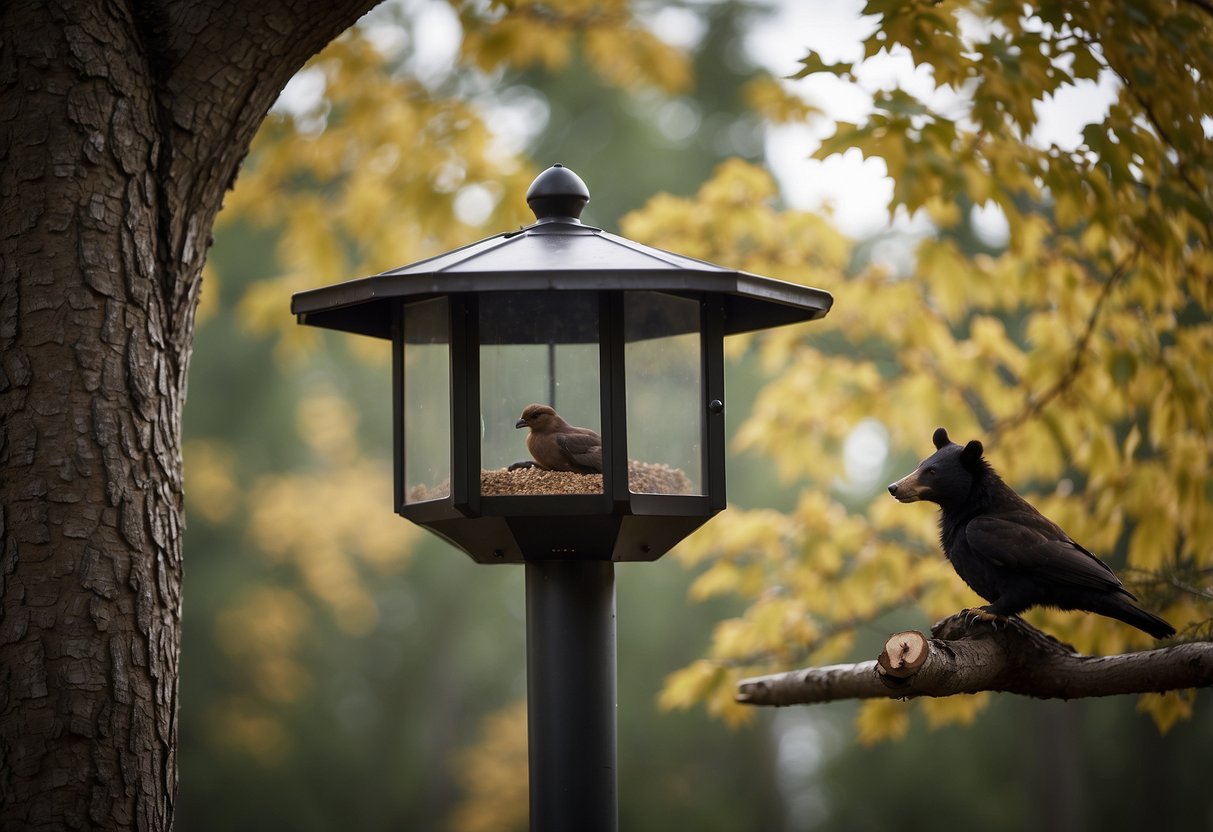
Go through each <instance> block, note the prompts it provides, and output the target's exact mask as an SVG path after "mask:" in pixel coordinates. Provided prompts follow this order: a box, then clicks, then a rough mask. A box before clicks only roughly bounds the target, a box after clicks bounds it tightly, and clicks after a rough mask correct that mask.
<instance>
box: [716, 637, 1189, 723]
mask: <svg viewBox="0 0 1213 832" xmlns="http://www.w3.org/2000/svg"><path fill="white" fill-rule="evenodd" d="M932 635H933V636H934V637H933V638H930V639H928V638H927V637H926V636H924V635H923V634H922V633H918V632H913V631H910V632H904V633H894V634H893V635H891V636H889V638H888V640H887V641H886V642H885V649H884V651H882V653H881V655H880V658H878V659H877V660H875V661H868V662H860V663H858V664H844V665H832V666H829V667H810V668H805V669H803V670H793V671H790V672H787V673H775V674H772V675H770V676H757V677H754V678H750V679H743V680H742V681H741V682H740V683H739V685H738V693H737V701H738V702H743V703H745V704H747V705H774V706H781V705H807V704H814V703H818V702H833V701H836V700H839V699H873V698H879V697H890V698H895V699H910V698H913V697H916V696H953V695H955V694H958V693H978V692H980V691H987V690H988V691H1002V692H1007V693H1018V694H1022V695H1024V696H1033V697H1036V698H1039V699H1053V698H1059V699H1077V698H1079V697H1086V696H1113V695H1116V694H1124V693H1161V692H1163V691H1168V690H1182V689H1186V688H1197V687H1209V686H1210V685H1213V642H1194V643H1189V644H1179V645H1175V646H1173V647H1163V648H1159V649H1157V650H1148V651H1144V652H1140V653H1127V654H1123V655H1118V656H1081V655H1078V654H1077V653H1075V652H1074V650H1073V649H1072V648H1071V647H1069V645H1066V644H1062V643H1061V642H1059V641H1057V640H1055V639H1053V638H1052V637H1050V636H1048V635H1046V634H1044V633H1042V632H1040V631H1039V630H1037V629H1036V628H1034V627H1032V626H1030V625H1028V624H1026V623H1025V622H1024V621H1022V620H1021V619H1018V618H1012V619H1009V620H1008V621H1006V622H1005V623H1004V622H999V623H998V624H997V625H993V624H990V623H989V622H984V621H978V622H972V623H970V622H968V621H966V620H965V618H964V616H963V615H956V616H952V617H951V618H946V619H944V620H943V621H941V622H940V623H938V624H936V625H935V627H934V628H932Z"/></svg>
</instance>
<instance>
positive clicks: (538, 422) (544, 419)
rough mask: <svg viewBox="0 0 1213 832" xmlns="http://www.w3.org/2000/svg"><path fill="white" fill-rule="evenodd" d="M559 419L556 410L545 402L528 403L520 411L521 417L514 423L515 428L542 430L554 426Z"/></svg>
mask: <svg viewBox="0 0 1213 832" xmlns="http://www.w3.org/2000/svg"><path fill="white" fill-rule="evenodd" d="M559 420H560V417H559V416H557V415H556V411H555V410H553V409H552V408H551V407H550V406H548V405H546V404H528V405H527V406H526V408H525V409H523V411H522V418H521V419H519V420H518V421H517V422H515V423H514V427H516V428H530V429H531V430H538V431H542V430H545V429H547V428H549V427H554V426H555V425H556V424H557V423H558V422H559Z"/></svg>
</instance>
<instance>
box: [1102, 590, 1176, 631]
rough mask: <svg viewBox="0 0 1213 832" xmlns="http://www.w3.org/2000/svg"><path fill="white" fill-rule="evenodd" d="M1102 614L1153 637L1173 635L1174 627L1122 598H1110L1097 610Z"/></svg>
mask: <svg viewBox="0 0 1213 832" xmlns="http://www.w3.org/2000/svg"><path fill="white" fill-rule="evenodd" d="M1097 611H1098V612H1100V613H1103V614H1104V615H1106V616H1108V617H1110V618H1115V619H1116V620H1118V621H1123V622H1125V623H1126V624H1128V625H1129V626H1131V627H1136V628H1137V629H1139V630H1142V631H1144V632H1147V633H1149V634H1150V635H1152V636H1154V638H1166V637H1167V636H1173V635H1175V628H1174V627H1172V626H1171V625H1170V624H1168V623H1167V622H1166V621H1164V620H1163V619H1161V618H1159V617H1158V616H1157V615H1154V613H1150V612H1146V611H1145V610H1143V609H1142V608H1141V607H1137V606H1134V605H1133V604H1131V603H1129V601H1127V600H1125V599H1124V598H1121V597H1117V598H1115V599H1112V603H1109V604H1107V605H1106V606H1105V608H1104V609H1101V610H1097Z"/></svg>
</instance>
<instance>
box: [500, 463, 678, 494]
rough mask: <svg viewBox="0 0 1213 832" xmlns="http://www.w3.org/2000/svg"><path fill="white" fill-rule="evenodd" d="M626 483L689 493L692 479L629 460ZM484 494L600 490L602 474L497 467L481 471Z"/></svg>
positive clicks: (656, 491) (644, 489) (662, 467)
mask: <svg viewBox="0 0 1213 832" xmlns="http://www.w3.org/2000/svg"><path fill="white" fill-rule="evenodd" d="M628 487H629V488H631V490H632V491H634V492H637V493H640V494H690V493H691V481H690V480H689V479H687V475H686V474H685V473H684V472H683V471H682V469H680V468H671V467H670V466H669V465H662V464H660V463H654V462H637V461H636V460H634V459H632V460H628ZM480 493H481V494H482V495H483V496H485V497H496V496H506V495H513V494H601V493H602V474H577V473H574V472H572V471H546V470H544V469H542V468H519V469H517V470H514V471H509V470H507V469H505V468H498V469H496V470H493V471H481V472H480Z"/></svg>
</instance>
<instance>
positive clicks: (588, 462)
mask: <svg viewBox="0 0 1213 832" xmlns="http://www.w3.org/2000/svg"><path fill="white" fill-rule="evenodd" d="M514 427H516V428H530V429H531V431H530V433H528V434H527V437H526V447H527V450H528V451H530V452H531V456H532V457H534V458H535V463H537V464H538V465H539V467H540V468H546V469H548V470H549V471H576V472H577V473H579V474H601V473H602V438H601V437H600V436H599V435H598V434H597V433H595V432H594V431H592V430H590V429H589V428H577V427H573V426H572V425H570V424H569V423H568V422H566V421H565V420H564V419H561V418H560V414H558V413H557V412H556V411H555V410H553V409H552V408H551V407H549V406H548V405H546V404H529V405H527V406H526V409H525V410H523V411H522V418H521V419H519V420H518V421H517V422H516V423H515V424H514ZM519 467H528V463H515V464H514V465H511V466H510V469H511V470H512V469H514V468H519Z"/></svg>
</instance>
